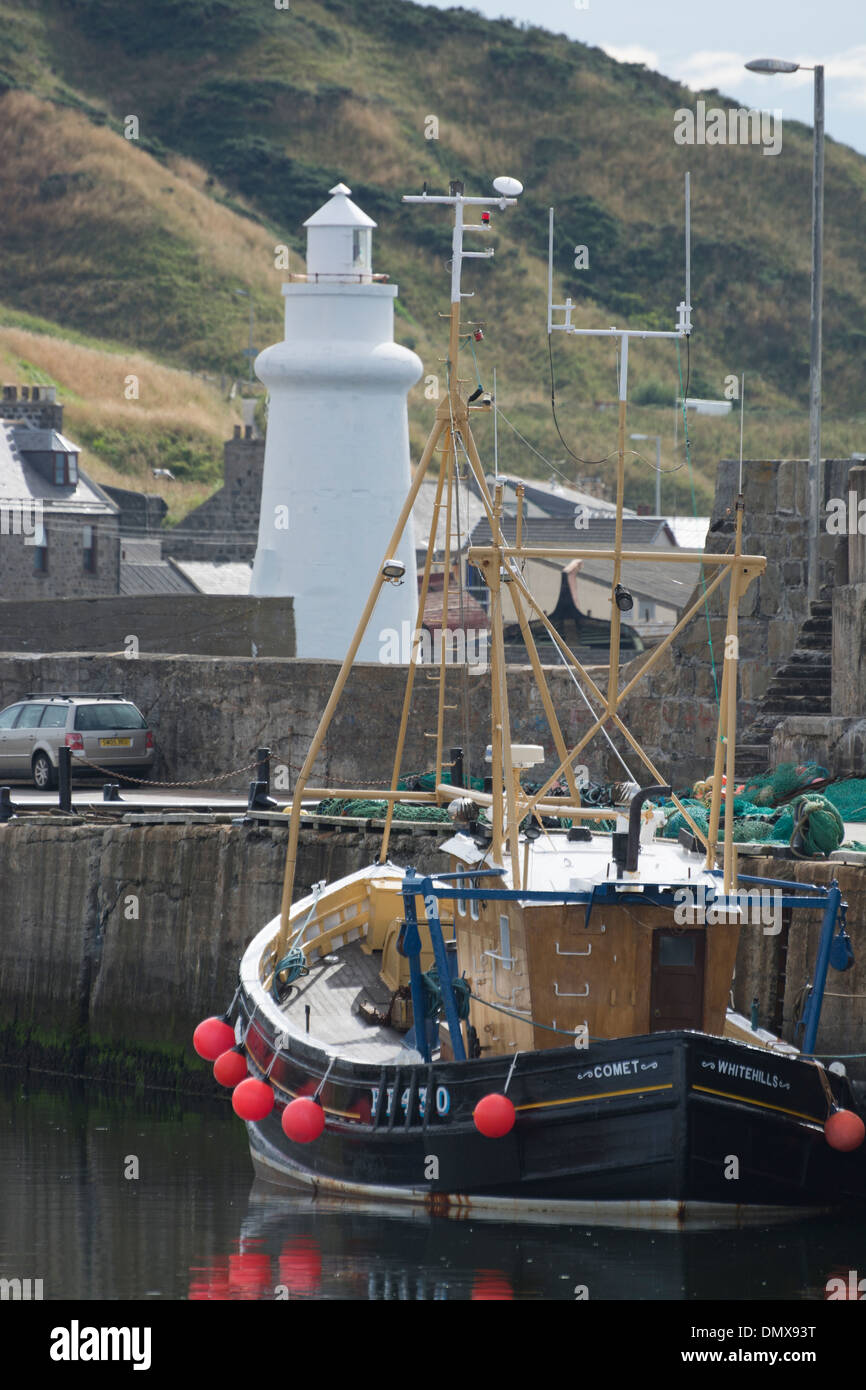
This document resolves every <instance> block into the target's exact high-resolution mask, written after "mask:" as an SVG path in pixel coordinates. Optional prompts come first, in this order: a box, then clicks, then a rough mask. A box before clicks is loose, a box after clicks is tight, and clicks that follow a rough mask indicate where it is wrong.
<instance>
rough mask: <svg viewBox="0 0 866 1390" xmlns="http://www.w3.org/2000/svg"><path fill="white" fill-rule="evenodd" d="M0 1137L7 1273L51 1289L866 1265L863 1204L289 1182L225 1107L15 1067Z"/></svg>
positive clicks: (61, 1293) (56, 1293)
mask: <svg viewBox="0 0 866 1390" xmlns="http://www.w3.org/2000/svg"><path fill="white" fill-rule="evenodd" d="M0 1135H2V1142H0V1279H7V1280H14V1279H21V1280H26V1279H30V1280H31V1281H35V1280H41V1281H42V1283H41V1286H40V1291H41V1294H42V1298H43V1299H44V1300H66V1301H70V1302H72V1303H78V1302H87V1301H103V1300H104V1301H112V1300H141V1301H145V1302H148V1301H149V1302H157V1301H175V1302H176V1301H187V1300H275V1299H276V1300H281V1299H301V1300H317V1301H331V1300H359V1301H365V1300H373V1301H378V1300H392V1301H395V1300H403V1301H418V1300H450V1301H466V1300H515V1301H527V1300H539V1301H541V1300H544V1301H574V1300H575V1299H578V1300H581V1301H582V1300H584V1299H588V1300H589V1301H590V1302H594V1301H596V1300H630V1301H632V1300H638V1301H657V1300H672V1301H675V1302H678V1303H680V1304H681V1305H682V1303H683V1302H692V1303H694V1304H696V1305H698V1304H701V1303H704V1302H706V1301H708V1300H712V1301H713V1302H715V1301H727V1300H733V1301H740V1302H741V1304H742V1302H743V1301H754V1302H761V1301H765V1300H783V1301H791V1302H798V1301H799V1302H802V1301H803V1300H818V1301H821V1302H823V1301H824V1300H825V1298H826V1293H825V1289H826V1284H827V1281H828V1279H831V1278H833V1277H837V1276H842V1277H845V1278H847V1277H848V1274H849V1271H852V1270H857V1269H858V1265H859V1267H860V1272H861V1274H862V1275H866V1216H860V1217H857V1218H856V1219H854V1220H852V1219H851V1218H850V1217H846V1218H842V1219H839V1218H833V1219H817V1220H809V1221H803V1222H798V1223H792V1224H790V1225H785V1226H774V1227H769V1228H765V1229H762V1228H752V1229H747V1230H728V1231H721V1232H719V1231H713V1232H693V1233H689V1234H677V1233H665V1232H660V1231H646V1230H642V1231H634V1230H631V1231H627V1230H617V1229H602V1228H590V1227H588V1226H585V1225H578V1226H570V1227H563V1226H544V1225H536V1224H532V1225H530V1224H527V1225H514V1224H500V1223H496V1222H487V1221H477V1220H472V1219H467V1220H459V1221H457V1220H451V1219H448V1218H443V1217H432V1216H429V1215H427V1214H426V1213H425V1214H421V1213H418V1214H413V1215H407V1214H402V1213H400V1212H398V1210H397V1209H396V1208H395V1209H391V1208H388V1207H376V1208H372V1207H369V1208H363V1207H358V1206H348V1205H344V1204H338V1205H328V1204H322V1203H321V1202H316V1201H314V1200H312V1199H310V1198H307V1197H306V1196H298V1197H286V1196H285V1195H283V1194H280V1195H275V1194H274V1193H273V1192H272V1191H268V1190H266V1189H263V1188H261V1187H260V1186H258V1185H256V1184H254V1182H253V1174H252V1168H251V1165H250V1161H249V1154H248V1149H247V1143H246V1133H245V1129H244V1127H243V1125H242V1124H241V1123H240V1121H238V1120H237V1119H236V1117H235V1116H234V1114H233V1112H232V1109H231V1106H230V1104H229V1103H228V1100H226V1102H225V1103H223V1104H218V1103H202V1102H194V1101H193V1102H186V1101H184V1100H178V1099H176V1098H174V1097H168V1096H166V1095H165V1094H163V1093H160V1092H156V1091H152V1090H140V1091H135V1090H133V1089H131V1088H128V1089H120V1088H115V1089H113V1090H109V1089H99V1088H96V1087H94V1086H93V1085H92V1084H90V1083H87V1082H84V1081H77V1080H71V1079H67V1078H61V1077H52V1076H47V1075H44V1074H36V1073H33V1072H31V1073H29V1074H28V1075H26V1076H25V1075H23V1074H20V1073H16V1072H13V1071H11V1070H8V1069H4V1070H2V1071H0ZM34 1287H35V1286H34ZM83 1311H84V1310H83ZM696 1315H697V1314H696ZM729 1316H730V1318H732V1319H736V1318H737V1317H738V1316H739V1319H740V1321H742V1319H743V1313H742V1309H741V1312H740V1313H739V1314H737V1313H735V1312H734V1311H733V1310H732V1311H731V1313H730V1315H729ZM758 1316H759V1315H758V1314H753V1320H754V1318H756V1317H758ZM797 1317H798V1320H799V1321H803V1310H802V1309H801V1312H800V1313H799V1314H798V1315H797ZM792 1320H793V1318H792Z"/></svg>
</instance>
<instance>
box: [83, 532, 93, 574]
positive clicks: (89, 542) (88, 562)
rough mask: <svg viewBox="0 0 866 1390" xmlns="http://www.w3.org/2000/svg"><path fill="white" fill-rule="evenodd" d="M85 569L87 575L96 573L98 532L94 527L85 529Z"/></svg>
mask: <svg viewBox="0 0 866 1390" xmlns="http://www.w3.org/2000/svg"><path fill="white" fill-rule="evenodd" d="M83 551H84V569H85V572H86V573H87V574H95V573H96V531H95V530H94V528H93V527H92V526H85V528H84V540H83Z"/></svg>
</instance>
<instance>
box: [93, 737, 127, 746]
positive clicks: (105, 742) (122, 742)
mask: <svg viewBox="0 0 866 1390" xmlns="http://www.w3.org/2000/svg"><path fill="white" fill-rule="evenodd" d="M99 746H100V748H131V747H132V739H131V738H101V739H100V740H99Z"/></svg>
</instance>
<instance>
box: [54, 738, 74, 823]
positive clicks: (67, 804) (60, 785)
mask: <svg viewBox="0 0 866 1390" xmlns="http://www.w3.org/2000/svg"><path fill="white" fill-rule="evenodd" d="M71 760H72V754H71V752H70V750H69V749H68V748H66V747H65V746H64V747H60V748H58V750H57V804H58V806H59V807H60V809H61V811H71V810H72V782H71V777H70V770H71V769H70V763H71Z"/></svg>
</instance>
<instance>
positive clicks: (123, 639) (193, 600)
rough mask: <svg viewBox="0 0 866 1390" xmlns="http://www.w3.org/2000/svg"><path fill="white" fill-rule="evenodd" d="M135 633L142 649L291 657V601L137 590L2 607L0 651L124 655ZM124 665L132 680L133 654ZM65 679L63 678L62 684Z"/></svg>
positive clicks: (293, 627) (204, 653) (5, 604)
mask: <svg viewBox="0 0 866 1390" xmlns="http://www.w3.org/2000/svg"><path fill="white" fill-rule="evenodd" d="M130 637H135V638H136V639H137V642H138V650H139V651H141V652H172V651H175V652H183V653H190V654H191V655H199V656H245V657H247V656H256V655H258V656H266V657H276V656H286V657H288V656H293V655H294V652H295V623H294V613H293V606H292V600H291V599H290V598H289V599H262V598H252V597H250V596H249V595H246V594H244V595H217V594H135V595H121V596H117V595H112V596H110V597H102V598H94V599H89V598H88V599H63V600H54V599H46V600H35V601H29V602H19V603H4V604H2V605H0V651H7V652H9V651H16V652H75V651H78V652H80V651H87V652H113V653H115V654H119V655H120V656H123V654H124V652H126V651H127V650H134V646H133V644H132V643H131V642H130V640H129V639H130ZM55 659H57V658H54V657H52V658H50V660H55ZM2 660H4V658H2V657H0V661H2ZM46 660H49V658H46ZM59 662H60V667H59V668H58V669H60V668H62V666H63V658H62V657H61V658H59ZM124 668H125V669H124ZM120 669H121V670H123V675H122V676H120V675H118V676H117V677H116V679H119V680H121V681H122V682H123V683H127V682H128V681H129V677H130V670H129V660H128V659H127V658H125V657H124V659H123V662H122V666H121V668H120ZM52 679H53V677H52ZM64 684H65V682H64V681H62V680H61V684H60V685H59V686H57V687H56V688H57V689H61V688H62V687H63V686H64ZM83 688H89V687H83ZM112 688H113V687H112ZM119 688H120V687H118V689H119ZM132 698H133V699H134V698H135V697H134V696H133V697H132Z"/></svg>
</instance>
